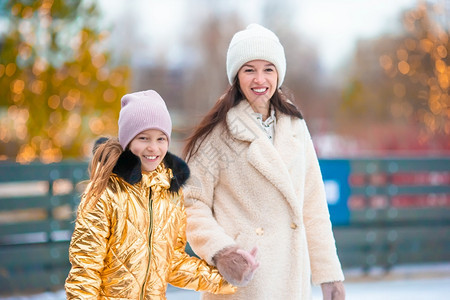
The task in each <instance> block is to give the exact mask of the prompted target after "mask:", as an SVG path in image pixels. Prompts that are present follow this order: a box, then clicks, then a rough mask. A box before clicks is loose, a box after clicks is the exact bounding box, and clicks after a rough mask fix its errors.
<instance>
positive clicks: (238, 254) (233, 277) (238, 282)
mask: <svg viewBox="0 0 450 300" xmlns="http://www.w3.org/2000/svg"><path fill="white" fill-rule="evenodd" d="M257 252H258V249H257V248H256V247H255V248H253V249H252V250H251V251H250V252H247V251H245V250H243V249H241V248H239V247H237V246H232V247H228V248H225V249H223V250H221V251H219V252H218V253H217V254H216V255H214V258H213V261H214V263H215V264H216V267H217V269H218V270H219V272H220V274H222V276H223V277H224V278H225V279H226V280H227V281H228V282H229V283H231V284H232V285H235V286H246V285H247V284H248V283H249V282H250V280H252V278H253V275H254V274H255V271H256V269H257V268H258V267H259V262H257V261H256V253H257Z"/></svg>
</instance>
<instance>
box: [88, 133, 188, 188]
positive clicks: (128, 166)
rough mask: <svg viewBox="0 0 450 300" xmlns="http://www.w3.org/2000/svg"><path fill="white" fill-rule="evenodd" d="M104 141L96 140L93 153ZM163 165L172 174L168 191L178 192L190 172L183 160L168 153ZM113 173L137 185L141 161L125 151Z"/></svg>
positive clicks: (103, 139) (139, 179) (139, 178)
mask: <svg viewBox="0 0 450 300" xmlns="http://www.w3.org/2000/svg"><path fill="white" fill-rule="evenodd" d="M106 140H107V138H100V139H98V140H97V141H96V143H95V145H94V149H93V151H95V149H96V147H98V145H99V144H102V143H104V142H106ZM164 165H165V166H166V167H168V168H170V169H171V170H172V174H173V177H172V180H171V181H170V188H169V191H171V192H178V191H179V190H180V188H181V187H182V186H183V185H184V184H185V183H186V181H187V179H188V178H189V175H190V171H189V167H188V165H187V164H186V162H185V161H184V160H182V159H181V158H179V157H178V156H176V155H174V154H172V153H170V152H167V154H166V156H165V157H164ZM113 172H114V173H115V174H117V175H118V176H120V177H121V178H123V179H124V180H125V181H126V182H128V183H130V184H135V183H138V182H139V181H141V179H142V173H141V160H140V159H139V157H137V156H136V155H134V154H133V153H132V152H131V151H130V150H125V151H124V152H122V154H121V155H120V156H119V159H118V160H117V163H116V165H115V166H114V169H113Z"/></svg>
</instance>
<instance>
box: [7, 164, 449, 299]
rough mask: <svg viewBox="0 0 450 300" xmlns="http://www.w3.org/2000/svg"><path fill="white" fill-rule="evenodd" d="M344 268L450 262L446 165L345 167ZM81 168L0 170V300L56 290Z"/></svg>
mask: <svg viewBox="0 0 450 300" xmlns="http://www.w3.org/2000/svg"><path fill="white" fill-rule="evenodd" d="M349 164H350V176H349V178H348V182H349V184H350V190H351V192H350V197H349V198H348V199H344V201H346V202H347V205H348V207H349V211H350V218H349V222H348V224H342V225H336V226H334V228H333V230H334V234H335V237H336V243H337V247H338V253H339V256H340V259H341V262H342V265H343V267H344V268H345V269H348V268H360V269H362V270H365V271H369V270H370V269H371V268H374V267H382V268H384V269H385V270H386V271H389V269H390V268H391V267H392V266H394V265H396V264H409V263H427V262H441V261H442V262H443V261H447V262H448V261H450V234H449V232H450V158H420V159H352V160H349ZM86 178H87V163H85V162H62V163H57V164H39V163H33V164H29V165H20V164H16V163H9V162H1V163H0V294H2V295H19V294H25V293H34V292H42V291H51V290H59V289H61V288H63V285H64V280H65V278H66V276H67V273H68V271H69V268H70V264H69V261H68V247H69V241H70V237H71V234H72V231H73V226H74V223H73V221H74V217H75V213H74V212H75V210H76V207H77V205H78V203H79V195H80V193H81V192H82V189H83V187H82V186H80V185H78V183H79V182H80V181H82V180H84V179H86Z"/></svg>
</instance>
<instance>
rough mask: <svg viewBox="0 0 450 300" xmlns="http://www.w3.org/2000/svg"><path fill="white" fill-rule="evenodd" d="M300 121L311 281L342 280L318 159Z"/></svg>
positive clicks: (304, 205)
mask: <svg viewBox="0 0 450 300" xmlns="http://www.w3.org/2000/svg"><path fill="white" fill-rule="evenodd" d="M303 124H304V127H303V128H304V130H305V134H304V137H305V139H304V142H305V153H306V155H305V156H306V157H305V164H306V166H305V168H306V169H305V174H306V175H305V188H304V190H305V196H304V204H303V221H304V224H305V229H306V237H307V240H308V252H309V256H310V261H311V272H312V281H313V283H314V284H321V283H325V282H333V281H342V280H344V275H343V272H342V269H341V264H340V262H339V258H338V256H337V252H336V244H335V240H334V236H333V231H332V226H331V221H330V214H329V212H328V205H327V201H326V195H325V187H324V184H323V179H322V174H321V171H320V167H319V161H318V159H317V155H316V152H315V150H314V146H313V142H312V139H311V136H310V134H309V131H308V129H307V128H306V124H305V123H303Z"/></svg>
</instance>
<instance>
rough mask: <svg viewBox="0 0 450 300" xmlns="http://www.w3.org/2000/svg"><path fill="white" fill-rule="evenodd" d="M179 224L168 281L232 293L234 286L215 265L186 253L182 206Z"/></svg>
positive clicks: (206, 289) (198, 288) (189, 287)
mask: <svg viewBox="0 0 450 300" xmlns="http://www.w3.org/2000/svg"><path fill="white" fill-rule="evenodd" d="M180 193H181V192H180ZM181 224H182V225H181V226H180V228H179V231H178V237H177V241H176V245H175V253H174V255H173V257H172V264H171V266H172V268H171V272H170V275H169V279H168V282H169V283H170V284H172V285H173V286H176V287H181V288H187V289H193V290H196V291H204V292H209V293H213V294H232V293H234V292H235V291H236V287H234V286H232V285H231V284H229V283H228V282H227V281H226V280H225V279H224V278H223V277H222V275H220V273H219V271H218V270H217V269H216V268H215V267H213V266H210V265H208V264H207V263H206V261H204V260H203V259H199V258H197V257H192V256H189V255H188V254H187V253H186V251H185V248H186V213H185V210H184V207H183V208H182V220H181Z"/></svg>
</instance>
